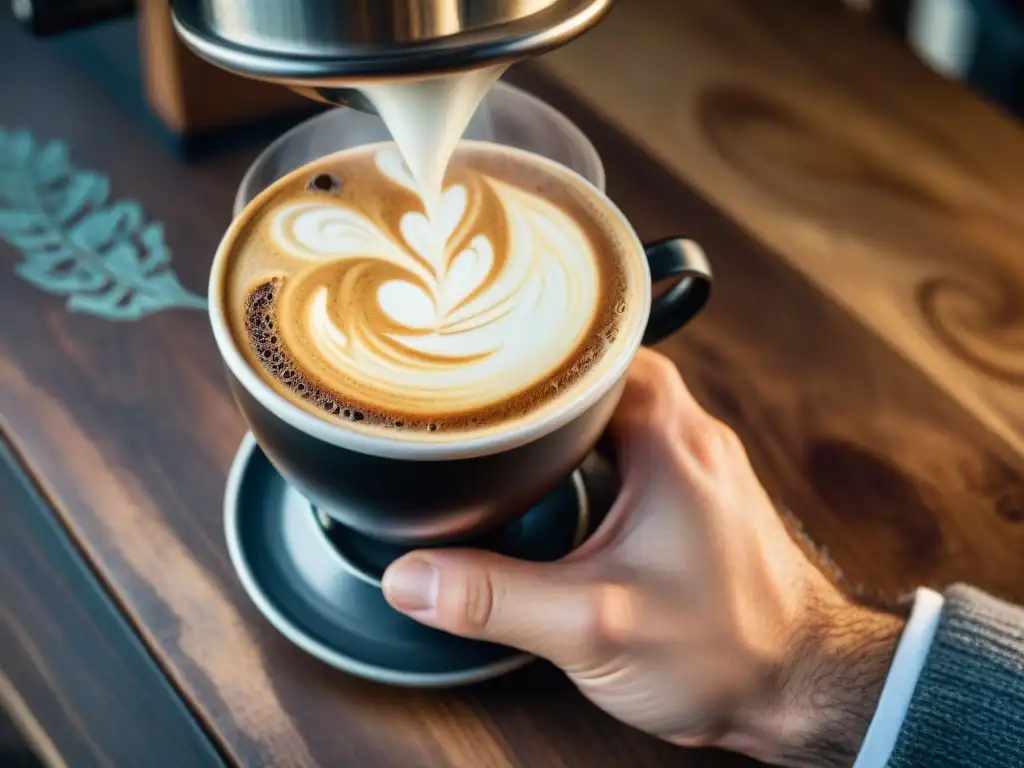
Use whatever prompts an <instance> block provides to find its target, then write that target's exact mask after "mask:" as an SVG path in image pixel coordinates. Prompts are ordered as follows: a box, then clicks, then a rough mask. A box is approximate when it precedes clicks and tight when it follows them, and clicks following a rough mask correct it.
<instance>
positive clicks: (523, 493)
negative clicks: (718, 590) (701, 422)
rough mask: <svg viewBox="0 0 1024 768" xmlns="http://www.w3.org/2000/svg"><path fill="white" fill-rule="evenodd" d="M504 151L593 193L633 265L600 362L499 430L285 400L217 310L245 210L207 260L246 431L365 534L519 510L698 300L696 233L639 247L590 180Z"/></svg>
mask: <svg viewBox="0 0 1024 768" xmlns="http://www.w3.org/2000/svg"><path fill="white" fill-rule="evenodd" d="M507 151H509V152H520V153H522V154H523V155H524V161H529V162H531V163H537V162H542V163H544V164H546V165H547V166H548V167H549V169H550V170H551V171H552V172H553V173H558V174H563V175H565V176H566V183H574V184H577V185H580V184H582V185H584V186H586V187H588V188H589V190H590V192H591V193H592V194H593V200H594V204H595V205H597V206H599V207H600V208H601V210H602V212H604V213H606V214H607V216H608V218H609V219H611V220H613V221H617V222H619V223H620V224H621V226H622V231H623V232H625V233H628V238H627V240H628V247H627V248H625V251H626V252H625V253H624V254H623V259H624V260H625V265H626V267H627V271H630V273H631V274H632V276H633V278H632V280H633V282H632V287H631V289H630V297H629V299H628V301H629V303H630V305H631V306H630V307H629V308H628V310H627V312H626V318H628V319H624V320H623V324H622V326H620V330H619V333H620V336H622V338H623V343H617V344H616V345H615V347H614V349H613V350H612V351H610V352H608V353H606V354H605V357H604V358H603V359H602V360H601V362H600V363H598V371H599V375H595V376H588V377H587V378H586V379H584V380H581V381H580V382H579V386H576V385H574V386H573V388H571V389H570V390H569V391H568V393H567V394H566V395H565V396H563V397H561V398H559V399H558V400H557V402H556V404H555V405H554V406H553V407H551V408H548V409H547V410H546V411H543V412H542V413H540V415H538V416H537V417H536V418H531V419H528V420H525V421H524V422H519V423H512V424H510V425H509V427H508V429H505V430H502V429H500V428H499V429H497V430H495V431H491V432H488V433H487V434H486V435H484V436H480V437H469V438H467V439H461V440H460V439H459V438H458V437H457V436H455V437H453V438H449V439H446V440H444V441H430V442H425V441H423V440H411V439H408V438H405V439H403V437H402V435H401V433H396V434H395V436H393V437H392V436H390V435H385V434H382V433H381V432H377V433H371V432H368V431H367V430H360V429H358V428H355V427H350V426H348V425H347V424H346V423H344V422H340V421H338V420H337V419H336V418H326V417H324V418H322V417H319V416H317V415H314V414H313V413H311V412H309V411H307V410H305V409H303V408H301V407H299V406H297V405H295V404H294V403H292V402H291V401H289V400H287V399H286V398H285V397H283V396H282V395H281V394H279V393H278V392H277V391H275V390H274V389H273V388H272V387H271V386H270V385H269V384H268V383H267V382H266V381H265V380H264V379H263V377H262V376H261V374H259V373H258V372H256V371H254V370H253V369H252V368H251V367H250V366H249V364H248V363H247V362H246V359H245V358H244V356H243V355H242V354H241V352H240V351H239V349H238V347H237V344H236V340H235V339H234V338H233V336H232V333H231V331H230V328H229V325H228V322H227V319H226V316H225V308H224V306H223V293H224V292H223V290H222V285H221V283H222V274H223V268H222V267H223V265H224V263H225V261H226V259H227V258H228V256H229V251H230V247H229V245H230V242H231V241H232V239H233V237H234V234H235V231H236V229H237V228H238V227H239V224H240V222H241V221H242V220H243V219H244V218H245V216H244V213H243V215H242V216H240V217H239V218H237V219H236V220H235V222H234V224H232V226H231V228H229V230H228V232H227V234H226V235H225V237H224V240H223V241H222V243H221V246H220V248H219V249H218V252H217V255H216V257H215V259H214V263H213V269H212V274H211V278H210V287H209V308H210V320H211V323H212V325H213V331H214V337H215V339H216V341H217V346H218V348H219V350H220V353H221V355H222V357H223V358H224V362H225V364H226V367H227V374H228V382H229V384H230V387H231V391H232V393H233V394H234V397H235V400H236V401H237V403H238V406H239V408H240V409H241V411H242V413H243V415H244V416H245V419H246V421H247V422H248V424H249V427H250V429H251V430H252V433H253V435H254V436H255V437H256V440H257V442H258V443H259V445H260V447H261V448H262V449H263V452H264V453H265V454H266V456H267V457H268V458H269V460H270V461H271V462H272V463H273V465H274V466H275V467H276V468H277V470H278V471H279V472H280V473H281V474H282V475H283V476H284V478H285V479H286V480H287V481H288V483H290V484H291V485H292V486H293V487H294V488H295V489H296V490H298V491H299V492H300V493H302V494H303V495H304V496H305V497H306V498H307V499H309V501H310V502H311V503H312V504H313V505H314V506H315V507H316V508H317V509H318V511H320V512H323V513H324V514H326V515H328V516H330V517H331V518H333V519H335V520H336V521H338V522H339V523H341V524H343V525H346V526H349V527H351V528H353V529H355V530H357V531H359V532H361V533H363V534H366V535H368V536H372V537H375V538H378V539H381V540H384V541H388V542H392V543H395V544H401V545H406V546H420V545H425V544H434V545H436V544H442V543H451V542H457V541H462V540H467V539H470V538H472V537H474V536H476V535H479V534H482V533H485V532H487V531H488V530H489V529H491V528H494V527H496V526H498V525H500V524H502V523H505V522H507V521H509V520H510V519H512V518H514V517H516V516H518V515H520V514H523V513H524V512H526V511H527V510H528V509H530V507H532V506H533V505H534V504H536V503H537V502H539V501H540V500H541V499H542V498H543V497H544V496H545V495H546V494H548V493H549V492H551V491H552V490H553V489H554V488H555V487H556V486H557V485H558V483H559V482H560V481H562V480H563V479H564V478H565V477H566V476H567V475H568V474H569V473H571V472H572V471H573V470H574V469H575V468H576V467H577V466H579V464H580V463H581V462H582V461H583V459H584V458H585V457H586V455H587V454H588V453H589V452H590V451H591V450H592V449H593V447H594V445H595V444H596V443H597V441H598V438H599V437H600V436H601V434H602V433H603V432H604V430H605V427H606V426H607V424H608V421H609V420H610V418H611V415H612V411H613V410H614V409H615V406H616V404H617V403H618V400H619V397H620V396H621V394H622V389H623V386H624V385H625V376H626V371H627V369H628V368H629V365H630V363H631V362H632V359H633V357H634V355H635V354H636V351H637V349H638V348H639V346H640V344H641V343H645V344H651V343H655V342H657V341H660V340H661V339H663V338H665V337H666V336H668V335H669V334H671V333H673V332H674V331H676V330H678V329H679V328H680V327H682V326H683V325H685V324H686V323H687V322H688V321H689V320H690V319H691V318H692V317H693V316H694V315H696V314H697V313H698V312H699V311H700V309H701V308H702V307H703V306H704V303H705V302H706V301H707V299H708V296H709V293H710V288H711V271H710V268H709V265H708V263H707V260H706V258H705V256H704V253H703V251H702V250H701V249H700V247H699V246H698V245H697V244H696V243H693V242H692V241H689V240H685V239H682V238H670V239H667V240H662V241H660V242H657V243H653V244H651V245H648V246H646V247H645V246H643V245H642V244H641V243H640V240H639V239H638V238H637V236H636V233H635V232H634V230H633V229H632V227H631V226H630V225H629V223H628V221H627V220H626V218H625V217H624V216H623V214H622V212H621V211H619V209H618V208H617V207H616V206H615V204H614V203H612V202H611V200H609V199H608V198H607V197H606V196H605V194H604V193H603V192H602V191H601V190H599V189H598V188H597V187H595V186H593V185H591V184H590V183H589V182H587V181H586V180H584V179H583V178H581V177H579V176H577V175H576V174H574V173H573V172H572V171H571V170H569V169H567V168H565V167H563V166H561V165H559V164H557V163H555V162H554V161H551V160H546V159H542V158H539V157H538V156H536V155H532V154H529V153H526V152H523V151H522V150H507ZM300 172H301V171H300ZM275 186H276V185H275ZM270 189H273V187H271V188H270ZM268 191H269V190H268ZM264 194H266V193H264ZM260 197H262V195H261V196H260ZM259 199H260V198H259V197H258V198H257V201H258V200H259ZM669 279H675V280H676V281H677V282H676V284H675V285H674V286H673V287H672V288H670V289H669V290H668V291H667V292H665V293H664V294H663V295H661V296H660V297H659V298H657V299H654V300H653V301H652V295H651V294H652V291H651V287H652V283H653V282H659V281H662V280H669ZM584 381H585V382H586V384H585V385H584V384H583V382H584Z"/></svg>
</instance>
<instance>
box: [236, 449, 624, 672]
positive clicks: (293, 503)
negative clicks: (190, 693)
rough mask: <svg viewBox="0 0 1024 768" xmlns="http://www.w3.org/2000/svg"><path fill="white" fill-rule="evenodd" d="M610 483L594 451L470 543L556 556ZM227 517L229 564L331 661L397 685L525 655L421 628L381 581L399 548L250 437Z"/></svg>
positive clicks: (592, 524)
mask: <svg viewBox="0 0 1024 768" xmlns="http://www.w3.org/2000/svg"><path fill="white" fill-rule="evenodd" d="M584 478H586V480H585V479H584ZM612 483H613V480H611V479H610V472H609V470H608V469H607V467H606V466H605V465H603V463H602V462H601V461H600V460H599V459H597V458H596V457H591V458H590V459H588V460H587V462H585V465H584V467H582V468H581V470H577V471H576V472H575V473H573V475H572V476H571V477H569V478H567V479H566V480H565V481H564V482H563V483H562V484H561V485H560V486H559V487H558V488H557V489H555V491H554V492H553V493H552V494H551V495H549V496H548V497H547V498H546V499H544V501H542V502H541V503H540V504H538V505H537V506H536V507H534V508H533V509H531V510H530V511H529V512H527V513H526V515H524V516H523V517H521V518H519V519H518V520H515V521H513V522H512V523H509V524H508V525H506V526H504V528H502V529H501V530H499V531H498V532H497V533H496V534H493V535H491V536H488V537H487V539H485V540H480V541H477V542H473V546H482V547H486V548H487V549H492V550H495V551H499V552H503V553H505V554H508V555H511V556H513V557H517V558H520V559H525V560H535V561H550V560H557V559H558V558H560V557H563V556H564V555H566V554H568V553H569V552H570V551H571V550H572V549H573V548H575V547H576V546H578V545H579V543H580V542H582V541H583V539H585V538H586V537H587V536H588V535H589V534H590V533H591V532H592V531H593V530H594V528H596V526H597V524H598V523H599V521H600V519H601V518H603V516H604V514H605V513H606V512H607V508H608V506H609V503H610V499H611V497H612V493H613V491H612V490H611V486H612ZM595 502H599V503H595ZM224 522H225V529H226V534H227V542H228V551H229V553H230V555H231V560H232V562H233V563H234V565H235V570H236V571H237V572H238V575H239V578H240V579H241V581H242V584H243V586H244V587H245V590H246V592H247V593H248V594H249V597H250V598H251V599H252V601H253V602H254V603H255V604H256V606H257V608H259V610H260V612H261V613H263V615H264V616H265V617H266V618H267V620H269V621H270V623H271V624H273V625H274V626H275V627H276V628H277V629H278V631H280V632H281V633H282V634H283V635H284V636H285V637H287V638H288V639H289V640H291V641H292V642H293V643H295V644H296V645H298V646H299V647H300V648H302V649H303V650H305V651H307V652H308V653H310V654H312V655H313V656H316V657H317V658H319V659H320V660H322V661H324V662H326V663H327V664H330V665H331V666H333V667H337V668H338V669H342V670H344V671H346V672H349V673H351V674H353V675H357V676H359V677H364V678H368V679H371V680H376V681H379V682H383V683H389V684H392V685H406V686H417V687H442V686H453V685H463V684H467V683H472V682H477V681H480V680H485V679H487V678H490V677H495V676H497V675H500V674H503V673H505V672H508V671H510V670H513V669H516V668H517V667H520V666H522V665H523V664H525V663H526V662H528V661H529V660H530V657H529V656H527V655H525V654H522V653H520V652H518V651H514V650H512V649H509V648H505V647H502V646H497V645H493V644H490V643H481V642H477V641H473V640H464V639H462V638H457V637H453V636H452V635H449V634H447V633H444V632H439V631H437V630H434V629H430V628H428V627H424V626H423V625H421V624H419V623H417V622H415V621H413V620H412V619H409V618H406V617H405V616H403V615H401V614H400V613H398V612H397V611H395V610H394V609H392V608H391V606H389V605H388V604H387V602H386V601H385V600H384V595H383V594H382V592H381V590H380V577H381V575H382V574H383V571H384V568H385V567H386V566H387V564H388V563H390V562H391V561H392V560H393V559H394V558H395V557H397V556H398V555H400V554H401V553H402V551H403V550H402V549H401V548H398V547H395V546H393V545H389V544H385V543H383V542H380V541H377V540H375V539H371V538H368V537H366V536H363V535H361V534H358V533H356V532H355V531H352V530H351V529H348V528H345V527H344V526H341V525H339V524H337V523H334V522H332V521H331V520H329V519H328V518H326V517H325V516H322V515H319V514H317V512H316V511H315V510H314V509H313V507H312V506H311V505H310V503H309V502H308V501H306V499H305V498H304V497H303V496H301V495H300V494H299V493H298V492H297V491H295V490H293V489H292V488H291V487H290V486H289V485H288V484H287V483H286V482H285V481H284V479H283V478H282V477H281V476H280V475H279V474H278V473H277V471H276V470H275V469H274V467H273V466H272V465H271V464H270V462H269V461H268V460H267V458H266V456H264V454H263V452H262V451H261V450H260V449H259V446H257V444H256V441H255V439H254V438H253V436H252V435H251V434H247V435H246V436H245V438H244V439H243V440H242V444H241V446H240V447H239V449H238V453H237V454H236V455H235V459H234V462H233V463H232V466H231V471H230V473H229V475H228V483H227V489H226V492H225V498H224Z"/></svg>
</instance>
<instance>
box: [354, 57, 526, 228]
mask: <svg viewBox="0 0 1024 768" xmlns="http://www.w3.org/2000/svg"><path fill="white" fill-rule="evenodd" d="M506 68H507V65H505V64H502V65H499V66H493V67H485V68H483V69H473V70H469V71H467V72H457V73H455V74H452V75H441V76H437V77H430V78H427V79H423V80H396V81H390V82H388V81H383V82H381V83H377V84H370V85H363V86H361V88H360V90H361V91H362V92H363V94H364V95H365V96H366V97H367V99H369V100H370V103H371V104H373V106H374V108H375V109H376V110H377V113H378V114H379V115H380V116H381V119H382V120H383V121H384V124H385V125H386V126H387V127H388V131H390V132H391V137H392V138H393V139H394V140H395V144H396V145H397V146H398V149H399V151H400V152H401V153H402V157H403V158H405V162H406V165H408V167H409V170H410V171H411V172H412V177H413V179H415V180H416V186H417V189H418V191H419V193H420V195H421V196H422V200H423V204H424V210H425V211H426V212H427V218H428V219H429V220H431V221H433V219H434V218H435V216H436V215H438V214H437V212H436V209H437V207H438V206H439V205H440V202H441V201H440V198H441V186H442V184H443V182H444V173H445V170H447V168H448V161H449V160H451V157H452V152H454V151H455V145H456V144H458V142H459V139H460V138H461V137H462V134H463V133H464V132H465V130H466V126H467V125H469V121H470V120H472V119H473V113H474V112H476V110H477V107H478V106H480V102H481V101H482V100H483V98H484V96H485V95H486V94H487V91H488V90H489V89H490V87H491V86H492V85H493V84H494V82H495V81H496V80H497V79H498V78H499V77H501V74H502V72H504V71H505V69H506Z"/></svg>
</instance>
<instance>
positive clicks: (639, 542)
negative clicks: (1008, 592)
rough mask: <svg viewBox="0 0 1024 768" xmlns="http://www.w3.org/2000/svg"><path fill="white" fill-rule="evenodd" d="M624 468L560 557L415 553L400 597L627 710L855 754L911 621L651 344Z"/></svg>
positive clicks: (787, 758)
mask: <svg viewBox="0 0 1024 768" xmlns="http://www.w3.org/2000/svg"><path fill="white" fill-rule="evenodd" d="M609 435H610V437H611V438H612V440H613V442H614V444H615V448H616V458H617V462H618V464H619V470H620V474H621V475H622V478H623V483H622V489H621V492H620V494H619V496H618V498H617V500H616V501H615V503H614V505H613V506H612V508H611V510H610V511H609V513H608V516H607V517H606V519H605V520H604V521H603V522H602V524H601V526H600V527H599V529H598V530H597V531H596V532H595V533H594V535H593V536H592V537H591V538H590V539H588V540H587V541H586V542H585V543H584V544H583V545H582V546H581V547H580V548H579V549H577V550H576V551H575V552H573V553H571V554H570V555H569V556H567V557H565V558H564V559H562V560H560V561H558V562H555V563H527V562H522V561H517V560H512V559H509V558H506V557H503V556H500V555H496V554H493V553H489V552H483V551H478V550H455V549H443V550H431V551H429V552H414V553H410V554H408V555H406V556H404V557H403V558H401V559H400V560H398V561H396V562H395V563H393V564H392V565H391V567H390V568H388V570H387V572H386V574H385V576H384V594H385V596H386V597H387V599H388V601H389V602H390V603H391V604H392V605H393V606H394V607H395V608H396V609H398V610H401V611H403V612H404V613H406V614H408V615H409V616H411V617H413V618H415V619H417V620H419V621H421V622H423V623H424V624H428V625H431V626H434V627H437V628H439V629H443V630H445V631H448V632H452V633H454V634H457V635H462V636H465V637H472V638H478V639H481V640H489V641H492V642H497V643H501V644H504V645H510V646H514V647H517V648H520V649H522V650H524V651H527V652H530V653H533V654H535V655H537V656H541V657H543V658H546V659H548V660H550V661H551V662H553V663H554V664H556V665H557V666H559V667H561V668H562V669H563V670H564V671H565V672H566V674H568V676H569V677H570V679H571V680H572V681H573V682H574V683H575V684H576V685H577V686H578V687H579V689H580V690H581V691H582V692H583V693H584V694H585V695H586V696H587V697H588V698H590V699H591V700H592V701H593V702H594V703H595V704H597V705H598V706H600V707H601V708H603V709H605V710H606V711H607V712H609V713H610V714H612V715H613V716H615V717H617V718H618V719H620V720H622V721H624V722H626V723H629V724H631V725H633V726H636V727H637V728H641V729H643V730H645V731H648V732H649V733H652V734H654V735H656V736H659V737H661V738H663V739H666V740H669V741H672V742H675V743H677V744H681V745H687V746H697V745H700V746H719V747H723V748H726V749H732V750H736V751H741V752H745V753H747V754H750V755H752V756H754V757H758V758H760V759H762V760H766V761H768V762H774V763H778V764H783V765H793V766H802V765H816V766H819V765H836V766H842V765H851V764H852V763H853V760H854V757H855V756H856V753H857V750H858V749H859V747H860V743H861V742H862V740H863V737H864V733H865V731H866V729H867V726H868V723H869V722H870V719H871V715H872V713H873V711H874V707H875V704H876V702H877V699H878V696H879V694H880V692H881V687H882V683H883V682H884V679H885V676H886V672H887V670H888V666H889V663H890V661H891V657H892V654H893V652H894V650H895V646H896V642H897V640H898V637H899V633H900V631H901V622H900V621H899V620H898V619H896V618H895V617H891V616H888V615H886V614H881V613H876V612H873V611H870V610H868V609H866V608H862V607H859V606H856V605H854V604H852V603H850V602H849V601H848V600H846V599H845V598H844V597H843V596H842V595H841V594H840V593H839V591H838V590H837V589H836V588H835V587H834V586H833V585H832V584H831V583H830V582H829V581H828V580H827V579H826V578H825V577H824V576H823V575H822V574H821V572H820V571H819V570H817V568H815V567H814V566H813V565H812V564H811V562H810V561H809V560H808V559H807V557H806V556H805V555H804V553H803V552H802V551H801V550H800V548H799V547H798V546H797V545H796V544H795V543H794V542H793V540H792V539H791V538H790V536H789V534H788V532H787V531H786V528H785V526H784V524H783V522H782V520H781V519H780V517H779V515H778V513H777V512H776V510H775V508H774V507H773V505H772V503H771V501H770V499H769V498H768V495H767V493H766V492H765V490H764V488H763V487H762V486H761V483H760V482H759V481H758V479H757V477H756V476H755V474H754V471H753V469H752V468H751V466H750V463H749V461H748V460H747V456H746V453H745V451H744V449H743V446H742V445H741V444H740V442H739V439H738V438H737V437H736V435H735V433H734V432H733V431H732V430H731V429H729V428H728V427H727V426H725V425H724V424H722V423H721V422H719V421H718V420H716V419H715V418H713V417H712V416H710V415H709V414H707V413H706V412H705V411H704V410H703V409H702V408H701V407H700V405H698V403H697V402H696V401H695V400H694V398H693V397H692V395H691V394H690V393H689V391H688V390H687V389H686V387H685V385H684V384H683V381H682V379H681V378H680V376H679V373H678V372H677V371H676V369H675V367H674V366H673V364H672V363H671V362H670V361H668V360H667V359H666V358H664V357H663V356H661V355H659V354H657V353H655V352H651V351H648V350H641V351H640V352H639V354H638V355H637V357H636V360H635V362H634V363H633V366H632V368H631V369H630V372H629V375H628V380H627V383H626V387H625V390H624V392H623V396H622V400H621V401H620V403H619V406H618V408H617V410H616V412H615V415H614V416H613V418H612V421H611V424H610V425H609Z"/></svg>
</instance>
